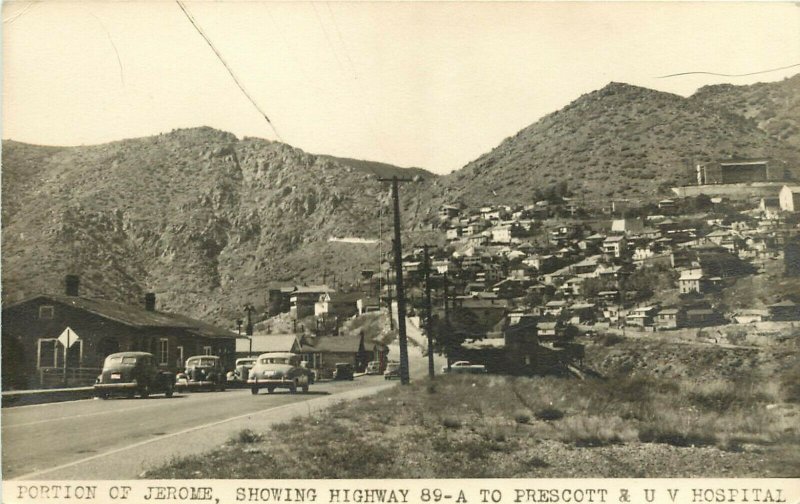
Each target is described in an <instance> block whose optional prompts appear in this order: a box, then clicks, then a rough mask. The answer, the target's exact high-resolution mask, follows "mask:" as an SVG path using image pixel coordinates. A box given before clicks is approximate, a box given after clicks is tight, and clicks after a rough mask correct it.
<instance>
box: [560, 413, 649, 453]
mask: <svg viewBox="0 0 800 504" xmlns="http://www.w3.org/2000/svg"><path fill="white" fill-rule="evenodd" d="M557 437H558V439H560V440H561V441H563V442H565V443H571V444H574V445H576V446H582V447H594V446H607V445H610V444H618V443H624V442H627V441H633V440H635V439H636V437H637V432H636V429H634V428H633V427H632V426H631V425H630V424H629V423H628V422H626V421H625V420H623V419H621V418H620V417H618V416H574V417H569V418H567V419H565V420H564V421H563V422H561V423H560V424H559V432H558V434H557Z"/></svg>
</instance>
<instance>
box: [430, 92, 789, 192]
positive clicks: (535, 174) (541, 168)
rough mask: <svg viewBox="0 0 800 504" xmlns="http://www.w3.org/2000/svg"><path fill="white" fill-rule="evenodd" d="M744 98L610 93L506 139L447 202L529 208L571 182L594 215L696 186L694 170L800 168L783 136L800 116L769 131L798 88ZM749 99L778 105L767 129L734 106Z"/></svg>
mask: <svg viewBox="0 0 800 504" xmlns="http://www.w3.org/2000/svg"><path fill="white" fill-rule="evenodd" d="M795 80H796V78H795ZM792 82H794V81H792ZM744 88H745V89H739V88H737V89H735V90H731V89H729V88H728V87H724V86H723V87H721V88H719V89H713V88H712V89H708V88H704V89H703V90H701V92H699V93H698V96H696V97H692V98H683V97H681V96H678V95H673V94H669V93H663V92H659V91H653V90H650V89H645V88H641V87H636V86H631V85H627V84H620V83H611V84H609V85H607V86H605V87H604V88H602V89H600V90H598V91H594V92H591V93H588V94H586V95H583V96H581V97H580V98H578V99H577V100H575V101H573V102H572V103H570V104H569V105H567V106H566V107H564V108H563V109H561V110H559V111H556V112H554V113H552V114H549V115H547V116H545V117H543V118H542V119H541V120H539V121H537V122H535V123H534V124H532V125H530V126H528V127H527V128H525V129H523V130H521V131H520V132H518V133H517V134H516V135H514V136H513V137H510V138H507V139H506V140H504V141H503V142H502V143H501V144H500V145H498V146H497V147H496V148H494V149H493V150H492V151H491V152H489V153H487V154H484V155H483V156H481V157H479V158H478V159H476V160H474V161H472V162H471V163H469V164H467V165H466V166H465V167H464V169H462V170H460V171H458V172H456V173H454V174H452V175H449V176H447V177H445V178H444V179H443V180H442V185H443V186H444V187H445V192H446V194H447V195H448V196H447V198H448V199H450V200H460V201H463V202H465V203H467V204H470V205H475V204H481V203H485V202H495V201H497V202H499V201H505V202H518V203H530V201H531V199H533V198H535V197H537V194H536V193H537V191H538V192H539V194H541V193H542V192H543V191H546V190H547V189H548V188H552V187H555V186H556V185H557V184H559V183H563V182H564V181H566V183H567V185H568V189H569V190H570V191H571V192H572V193H574V194H575V195H576V196H578V197H580V198H582V199H583V200H584V203H586V204H587V205H590V206H591V205H593V204H601V203H602V202H604V201H607V200H608V199H609V198H632V199H639V200H652V199H655V198H658V197H664V196H666V195H668V194H669V187H670V186H674V185H680V184H688V183H691V181H692V180H693V176H694V171H693V168H692V167H693V165H694V164H696V163H699V162H704V161H712V160H719V159H730V158H750V157H773V158H777V159H781V160H784V161H787V162H788V163H789V165H790V166H792V165H797V163H798V161H800V150H798V148H797V146H796V145H793V144H792V143H791V141H792V139H793V136H791V135H789V136H786V133H785V132H786V131H793V130H792V129H791V127H789V129H786V128H785V127H783V126H778V124H785V121H790V122H791V121H796V120H798V119H800V118H798V109H797V107H794V108H789V109H786V110H781V111H780V114H782V115H785V116H787V117H788V119H780V120H778V121H776V122H775V123H774V124H775V126H774V127H773V126H772V125H773V123H772V122H770V118H771V117H773V115H774V114H778V109H779V107H778V106H777V105H776V106H772V105H771V104H773V103H777V102H779V101H780V97H783V96H784V95H785V96H791V97H792V98H791V99H792V100H797V96H798V92H797V86H796V85H792V86H786V87H785V88H783V87H781V88H780V89H781V91H780V93H779V92H777V91H775V92H769V91H766V89H767V88H758V87H748V86H745V87H744ZM750 88H752V89H750ZM769 89H772V88H769ZM717 91H720V93H719V94H720V95H724V96H720V97H718V93H717ZM747 92H752V93H754V95H759V96H760V95H762V94H764V95H767V96H769V97H772V98H775V99H774V100H772V98H763V99H759V100H758V101H757V103H759V104H761V105H760V108H758V111H759V112H758V114H759V117H760V120H758V121H756V120H753V119H752V118H750V117H748V116H749V115H752V114H753V113H754V110H755V109H746V110H743V109H741V108H737V107H734V106H733V104H734V103H738V101H739V99H738V98H737V96H738V95H742V96H743V95H744V94H746V93H747ZM737 93H738V95H737ZM791 124H794V122H791ZM781 128H783V129H781ZM773 130H780V131H781V132H782V133H779V134H777V135H776V134H774V133H775V131H773Z"/></svg>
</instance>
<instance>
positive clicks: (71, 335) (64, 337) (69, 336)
mask: <svg viewBox="0 0 800 504" xmlns="http://www.w3.org/2000/svg"><path fill="white" fill-rule="evenodd" d="M80 340H81V338H80V336H78V334H77V333H76V332H75V331H73V330H72V329H70V328H69V327H67V328H66V329H64V332H62V333H61V335H60V336H59V337H58V342H59V343H61V345H62V346H63V347H64V348H69V347H71V346H72V345H74V344H75V343H77V342H79V341H80Z"/></svg>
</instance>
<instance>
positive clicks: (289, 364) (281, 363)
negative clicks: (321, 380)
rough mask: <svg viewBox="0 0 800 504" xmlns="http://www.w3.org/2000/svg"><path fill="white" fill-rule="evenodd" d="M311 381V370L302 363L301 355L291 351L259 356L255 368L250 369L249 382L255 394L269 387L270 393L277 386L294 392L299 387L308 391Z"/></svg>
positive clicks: (251, 390)
mask: <svg viewBox="0 0 800 504" xmlns="http://www.w3.org/2000/svg"><path fill="white" fill-rule="evenodd" d="M311 381H312V375H311V370H309V369H308V368H306V367H305V366H303V365H302V362H301V358H300V356H299V355H297V354H293V353H289V352H270V353H264V354H261V355H259V356H258V360H257V361H256V363H255V365H254V366H253V369H251V370H250V377H249V378H248V379H247V384H248V385H249V386H250V392H251V393H253V394H258V391H259V390H261V389H262V388H265V389H267V392H268V393H270V394H271V393H272V392H274V391H275V389H276V388H287V389H289V392H291V393H293V394H294V393H295V392H297V389H298V388H301V389H302V390H303V392H308V386H309V385H310V384H311Z"/></svg>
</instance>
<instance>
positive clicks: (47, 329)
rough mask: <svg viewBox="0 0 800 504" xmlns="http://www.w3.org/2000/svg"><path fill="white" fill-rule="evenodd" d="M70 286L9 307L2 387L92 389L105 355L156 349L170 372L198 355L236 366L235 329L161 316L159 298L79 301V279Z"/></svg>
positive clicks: (4, 329)
mask: <svg viewBox="0 0 800 504" xmlns="http://www.w3.org/2000/svg"><path fill="white" fill-rule="evenodd" d="M66 283H67V292H66V294H65V295H53V294H42V295H38V296H33V297H31V298H28V299H24V300H22V301H19V302H17V303H14V304H12V305H10V306H7V307H4V308H3V326H2V337H3V354H4V355H3V357H4V360H3V387H4V388H12V387H13V388H36V387H49V386H64V385H68V386H72V385H87V384H91V383H94V379H95V377H96V376H97V374H99V371H100V369H101V368H102V366H103V361H104V360H105V358H106V356H108V355H109V354H112V353H115V352H120V351H145V352H150V353H152V354H153V355H154V356H155V358H156V362H157V364H158V365H159V367H161V368H163V369H167V370H171V371H177V370H179V369H182V367H183V364H184V361H185V359H186V358H187V357H189V356H192V355H199V354H204V355H218V356H220V357H222V358H223V359H224V362H225V365H226V366H231V367H232V365H233V358H234V351H235V345H236V334H235V333H233V332H232V331H227V330H225V329H222V328H219V327H216V326H213V325H211V324H207V323H205V322H202V321H199V320H195V319H192V318H190V317H186V316H183V315H178V314H174V313H166V312H161V311H158V310H156V299H155V295H154V294H147V295H146V296H145V303H144V304H143V305H141V306H136V305H127V304H123V303H117V302H114V301H108V300H103V299H89V298H85V297H81V296H79V291H78V290H79V280H78V278H77V277H74V276H68V277H67V282H66ZM6 352H11V355H6ZM65 359H66V362H65ZM65 374H66V377H65Z"/></svg>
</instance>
